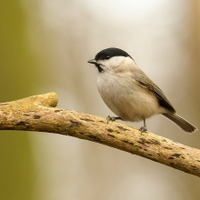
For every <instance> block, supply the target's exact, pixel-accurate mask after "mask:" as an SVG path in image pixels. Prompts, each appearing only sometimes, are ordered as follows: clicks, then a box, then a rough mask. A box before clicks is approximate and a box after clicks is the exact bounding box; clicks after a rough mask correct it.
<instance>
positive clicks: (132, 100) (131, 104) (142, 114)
mask: <svg viewBox="0 0 200 200" xmlns="http://www.w3.org/2000/svg"><path fill="white" fill-rule="evenodd" d="M124 85H128V84H123V82H120V81H118V80H117V81H116V80H115V81H107V82H106V83H105V81H103V80H101V78H100V79H98V82H97V86H98V90H99V93H100V95H101V97H102V99H103V100H104V102H105V104H106V105H107V106H108V107H109V108H110V109H111V110H112V112H114V113H115V114H116V115H117V116H119V117H121V118H122V119H123V120H125V121H141V120H143V119H145V118H149V117H151V116H152V115H155V114H158V113H159V105H158V101H157V99H156V97H155V96H154V95H153V93H151V92H150V91H147V90H145V89H143V88H142V87H140V86H139V85H138V84H136V83H134V82H133V84H131V86H127V87H125V86H124Z"/></svg>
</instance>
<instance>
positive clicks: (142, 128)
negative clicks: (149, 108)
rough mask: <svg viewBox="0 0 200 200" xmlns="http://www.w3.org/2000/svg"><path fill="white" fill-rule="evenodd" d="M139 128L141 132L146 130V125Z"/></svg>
mask: <svg viewBox="0 0 200 200" xmlns="http://www.w3.org/2000/svg"><path fill="white" fill-rule="evenodd" d="M139 130H140V131H141V133H144V132H147V127H146V126H142V127H141V128H140V129H139Z"/></svg>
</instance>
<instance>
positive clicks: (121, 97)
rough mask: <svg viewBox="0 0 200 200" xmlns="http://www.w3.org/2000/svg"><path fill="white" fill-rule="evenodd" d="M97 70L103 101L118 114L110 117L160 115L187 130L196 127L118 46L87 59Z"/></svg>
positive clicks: (134, 119) (136, 117)
mask: <svg viewBox="0 0 200 200" xmlns="http://www.w3.org/2000/svg"><path fill="white" fill-rule="evenodd" d="M88 63H90V64H94V65H95V67H96V68H97V69H98V72H99V74H98V78H97V87H98V91H99V93H100V95H101V97H102V99H103V101H104V102H105V104H106V105H107V106H108V107H109V108H110V109H111V110H112V112H113V113H115V114H116V115H117V117H108V119H109V120H116V119H121V120H124V121H131V122H136V121H141V120H143V122H144V126H142V127H141V128H140V130H141V131H142V132H145V131H147V127H146V122H145V119H146V118H149V117H151V116H153V115H155V114H162V115H164V116H165V117H167V118H169V119H170V120H172V121H173V122H174V123H175V124H177V125H178V126H180V127H181V128H182V129H183V130H184V131H186V132H195V131H197V128H196V127H195V126H194V125H192V124H191V123H189V122H188V121H186V120H185V119H183V118H182V117H181V116H179V115H178V114H177V113H176V110H175V109H174V108H173V106H172V104H171V103H170V102H169V100H168V99H167V97H166V96H165V95H164V93H163V91H162V90H161V89H160V88H159V87H158V86H157V85H156V84H155V83H154V82H153V81H152V80H151V79H150V78H149V77H148V76H147V75H146V74H145V73H144V72H143V71H142V70H141V69H139V68H138V66H137V65H136V63H135V61H134V59H133V58H132V57H131V56H130V55H129V54H128V53H126V52H125V51H123V50H121V49H118V48H107V49H104V50H102V51H100V52H99V53H98V54H97V55H96V56H95V58H94V59H91V60H89V61H88Z"/></svg>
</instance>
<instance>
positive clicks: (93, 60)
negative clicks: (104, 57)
mask: <svg viewBox="0 0 200 200" xmlns="http://www.w3.org/2000/svg"><path fill="white" fill-rule="evenodd" d="M88 63H90V64H97V61H96V60H95V59H91V60H88Z"/></svg>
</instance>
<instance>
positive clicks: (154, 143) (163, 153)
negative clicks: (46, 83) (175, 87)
mask: <svg viewBox="0 0 200 200" xmlns="http://www.w3.org/2000/svg"><path fill="white" fill-rule="evenodd" d="M57 102H58V99H57V96H56V94H55V93H53V92H52V93H47V94H43V95H35V96H31V97H28V98H24V99H20V100H17V101H12V102H7V103H1V104H0V130H23V131H40V132H49V133H56V134H61V135H69V136H73V137H78V138H81V139H85V140H90V141H93V142H97V143H101V144H104V145H108V146H111V147H114V148H117V149H121V150H123V151H127V152H129V153H132V154H136V155H139V156H142V157H145V158H148V159H150V160H153V161H156V162H159V163H162V164H165V165H168V166H171V167H173V168H176V169H179V170H181V171H184V172H186V173H189V174H193V175H196V176H200V150H198V149H195V148H191V147H188V146H185V145H183V144H179V143H176V142H173V141H172V140H169V139H167V138H164V137H161V136H159V135H155V134H153V133H150V132H147V133H141V132H140V131H139V130H138V129H135V128H132V127H129V126H126V125H124V124H120V123H117V122H109V123H107V121H106V119H104V118H101V117H97V116H93V115H89V114H84V113H79V112H76V111H71V110H66V109H61V108H54V107H55V106H56V105H57Z"/></svg>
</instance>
